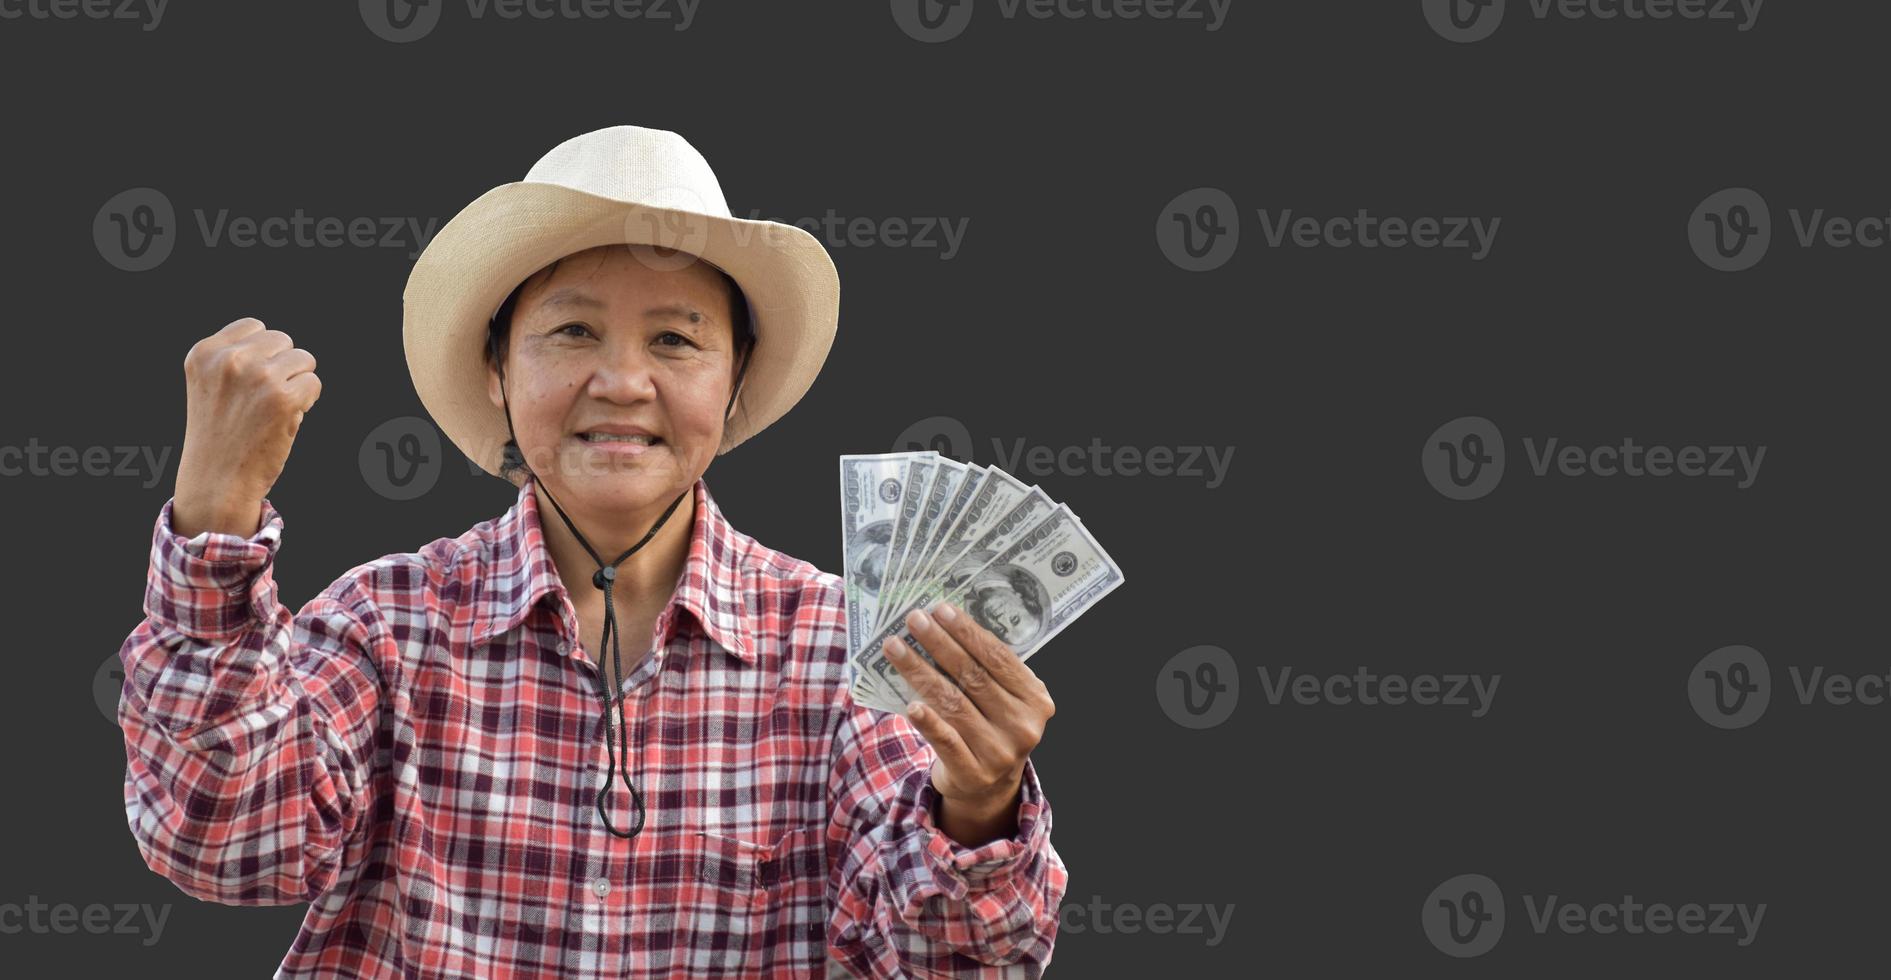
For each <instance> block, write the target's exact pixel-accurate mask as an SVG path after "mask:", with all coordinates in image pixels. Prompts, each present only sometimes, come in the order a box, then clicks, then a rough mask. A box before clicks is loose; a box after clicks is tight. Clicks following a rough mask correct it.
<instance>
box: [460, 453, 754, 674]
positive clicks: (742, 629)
mask: <svg viewBox="0 0 1891 980" xmlns="http://www.w3.org/2000/svg"><path fill="white" fill-rule="evenodd" d="M533 482H534V480H533V478H531V477H527V479H526V481H525V484H524V485H523V486H521V487H520V488H519V495H518V499H517V501H515V502H514V503H513V505H512V508H511V509H510V510H507V511H506V512H505V514H504V515H502V516H501V517H499V518H498V519H496V520H495V521H493V522H492V525H491V530H490V532H489V533H488V535H487V538H486V540H485V542H484V544H485V547H486V554H485V567H484V568H483V569H482V572H483V573H484V576H485V581H484V582H482V583H480V585H481V588H482V594H481V596H480V598H479V601H478V603H477V608H476V610H475V612H474V615H473V641H474V642H482V641H484V640H488V639H491V638H492V637H495V636H498V635H500V634H501V633H505V632H507V631H509V630H511V629H513V628H514V627H516V626H518V625H519V623H520V622H522V621H524V619H525V616H526V613H528V612H530V611H531V610H532V607H534V606H536V605H537V604H538V603H539V601H540V600H542V599H543V598H544V597H545V596H547V595H552V594H557V593H559V592H561V591H562V590H563V589H564V587H565V586H564V582H563V581H562V580H561V579H559V577H558V566H557V564H556V563H554V562H553V561H552V556H551V551H550V549H549V548H547V547H546V545H545V529H544V525H543V524H542V523H540V521H539V507H538V495H537V494H536V493H534V492H533ZM691 492H692V493H694V494H695V495H696V516H695V520H694V523H693V524H692V525H691V528H690V541H689V553H688V555H687V556H686V557H685V558H684V559H683V574H682V576H681V577H680V578H678V579H677V583H676V591H675V592H674V593H672V594H671V596H670V604H669V605H668V606H665V607H664V610H663V612H662V613H661V614H660V615H659V617H658V620H657V622H658V625H659V629H660V631H661V634H662V638H663V639H664V640H667V639H668V638H669V637H670V636H671V635H673V633H674V631H675V628H676V623H675V619H676V612H677V609H678V608H679V607H680V608H682V609H685V610H688V611H689V613H690V615H692V616H694V617H695V619H696V622H697V624H698V625H700V626H701V627H702V629H703V632H704V633H706V634H708V636H709V638H710V639H712V640H714V641H715V642H716V643H717V644H718V645H720V646H721V647H722V648H723V649H725V650H727V651H729V652H730V653H731V654H734V655H735V657H736V658H737V659H739V660H741V661H742V662H744V663H754V662H755V645H754V643H753V640H752V637H751V636H750V633H749V621H748V615H747V603H746V602H744V600H743V598H742V597H743V589H742V575H743V571H742V564H741V560H742V557H743V555H744V554H745V553H746V550H747V549H746V548H745V547H744V546H743V545H744V543H745V542H744V539H743V536H742V535H740V534H738V533H737V532H736V530H735V528H733V527H731V526H730V525H729V522H728V520H727V519H726V518H724V517H723V516H722V510H721V508H719V507H717V506H716V502H715V500H714V499H713V498H712V497H710V495H709V485H708V484H706V483H704V482H703V481H702V480H700V479H698V480H697V481H696V485H695V486H694V487H693V488H692V489H691ZM631 560H632V561H635V560H636V559H635V558H634V557H633V558H632V559H631ZM509 570H516V571H511V574H507V573H508V571H509ZM507 580H513V581H519V582H520V583H521V584H520V585H519V586H518V587H515V588H511V589H505V588H496V589H493V591H491V592H484V591H483V590H484V589H485V588H487V587H490V586H491V585H492V584H493V583H497V582H503V581H507ZM593 642H595V638H594V639H593ZM576 650H577V648H576V647H573V648H572V652H573V653H575V652H576Z"/></svg>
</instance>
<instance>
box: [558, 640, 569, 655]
mask: <svg viewBox="0 0 1891 980" xmlns="http://www.w3.org/2000/svg"><path fill="white" fill-rule="evenodd" d="M558 652H559V653H570V652H571V644H570V643H569V642H567V641H565V640H559V641H558Z"/></svg>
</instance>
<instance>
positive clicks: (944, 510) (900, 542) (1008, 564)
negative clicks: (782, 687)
mask: <svg viewBox="0 0 1891 980" xmlns="http://www.w3.org/2000/svg"><path fill="white" fill-rule="evenodd" d="M840 483H841V545H842V559H843V563H844V565H845V576H844V580H845V588H846V606H847V640H848V649H849V654H850V656H849V658H848V660H849V667H850V674H851V677H850V684H849V690H850V693H851V694H852V696H853V699H854V701H855V702H856V703H858V704H863V705H866V706H868V707H872V708H878V709H880V710H882V711H891V712H899V713H906V706H907V705H908V704H910V703H913V702H915V701H921V700H923V701H925V702H926V703H928V704H931V705H933V706H934V707H935V708H939V709H940V710H942V711H943V710H946V709H945V707H944V706H943V705H944V703H945V702H949V701H951V699H952V698H955V697H959V698H962V699H969V705H963V704H961V705H960V706H959V707H976V706H977V705H978V699H977V697H976V696H974V695H973V691H972V688H971V687H970V686H968V684H970V685H980V684H985V685H988V684H990V683H991V682H992V678H993V677H1000V678H1011V679H1013V680H1015V681H1017V683H1018V684H1020V685H1022V686H1023V687H1024V688H1025V690H1023V691H1012V690H1011V688H1010V686H1009V685H1005V684H1000V687H1003V688H1005V689H1006V691H1007V692H1009V693H1011V694H1012V695H1013V696H1020V695H1024V694H1028V693H1030V691H1029V688H1030V686H1031V683H1034V682H1036V680H1037V678H1036V675H1035V674H1032V673H1031V672H1030V671H1028V670H1023V665H1022V662H1023V661H1024V660H1027V659H1029V658H1030V656H1031V655H1032V654H1033V653H1036V652H1037V651H1038V650H1039V649H1040V648H1042V647H1043V645H1044V644H1045V643H1046V642H1048V641H1049V640H1050V638H1051V637H1053V636H1056V635H1057V634H1058V633H1059V632H1061V631H1062V630H1063V628H1064V627H1065V626H1068V625H1070V623H1071V622H1072V621H1074V620H1075V619H1076V618H1077V617H1078V616H1080V615H1082V614H1083V612H1084V611H1085V610H1087V609H1089V608H1090V607H1091V606H1092V605H1094V604H1095V603H1096V601H1097V600H1098V599H1101V598H1102V597H1103V596H1104V595H1107V594H1108V593H1109V592H1110V591H1112V590H1113V589H1115V588H1116V587H1117V586H1119V585H1121V584H1122V583H1123V573H1122V571H1121V570H1120V569H1118V568H1117V567H1116V563H1115V562H1114V561H1112V560H1111V559H1110V556H1109V555H1108V554H1106V553H1105V552H1104V551H1103V548H1102V546H1100V545H1098V544H1097V543H1096V539H1094V538H1092V537H1091V536H1090V533H1089V531H1087V530H1085V528H1084V526H1083V522H1082V521H1080V520H1078V519H1077V517H1076V515H1074V514H1072V513H1071V512H1070V510H1069V508H1067V507H1064V506H1063V505H1061V504H1058V503H1056V502H1055V501H1053V500H1051V499H1050V497H1049V496H1048V495H1046V494H1045V493H1044V492H1043V491H1042V490H1040V489H1038V488H1037V487H1028V486H1025V485H1024V484H1022V483H1020V482H1018V481H1017V480H1015V479H1013V478H1012V477H1011V476H1010V475H1009V474H1007V473H1005V472H1004V471H1002V470H999V469H997V468H996V467H982V466H977V465H974V464H968V463H960V462H957V461H954V460H951V459H947V458H945V457H942V456H940V455H939V454H938V453H932V452H922V453H887V454H882V455H872V456H842V457H841V459H840ZM939 602H945V603H951V604H953V605H954V606H955V607H956V608H957V609H959V610H961V611H962V613H963V615H962V619H963V620H964V621H965V626H967V627H969V628H970V629H971V632H968V633H967V638H968V639H959V640H951V639H950V638H949V637H948V636H947V634H945V633H940V632H933V633H931V634H928V633H927V631H926V630H924V629H916V628H915V625H914V623H911V622H909V621H908V620H909V617H908V613H910V612H912V611H913V610H915V609H935V608H937V607H935V605H934V604H935V603H939ZM981 634H982V635H983V636H988V637H990V640H991V642H990V643H985V642H983V641H982V640H981V639H980V636H981ZM894 640H897V643H896V644H892V646H893V648H894V649H895V650H904V651H910V653H911V654H912V657H913V658H914V660H912V661H910V663H911V665H912V669H908V668H907V667H901V666H899V665H897V664H895V663H894V662H893V661H892V660H891V659H889V658H888V655H887V649H888V647H889V641H894ZM943 642H951V643H952V646H951V648H950V650H952V651H956V652H958V653H959V654H961V656H959V657H957V658H956V659H955V658H953V657H952V656H951V653H950V652H948V653H947V660H945V661H942V660H940V659H939V657H938V656H935V654H934V651H933V649H932V645H933V643H943ZM966 642H971V643H973V644H974V646H975V647H976V648H978V649H980V650H983V651H984V652H986V653H993V652H994V651H998V652H1004V653H1006V654H1008V655H1009V656H1010V657H1011V658H1012V660H1011V662H1012V663H1014V664H1016V665H1017V667H1018V668H1019V669H1020V670H1022V671H1023V672H1022V674H1016V673H1013V672H1010V671H1003V672H1000V671H994V670H993V669H992V667H991V666H990V662H989V661H990V660H991V658H990V657H980V656H978V655H977V654H976V653H975V652H973V651H972V650H968V649H967V648H966V646H965V643H966ZM919 666H924V667H925V668H926V669H927V670H928V671H930V673H923V672H919V671H918V670H917V667H919ZM961 671H966V672H967V673H966V675H965V676H960V672H961ZM915 677H917V678H919V679H920V680H921V681H932V680H934V679H937V680H942V681H944V682H946V686H949V687H951V688H952V689H953V690H954V691H956V692H959V693H957V694H954V693H949V692H948V691H946V690H945V689H944V688H943V687H940V686H939V685H937V684H935V685H934V686H935V687H936V688H938V689H936V690H933V691H929V692H922V691H921V690H919V689H918V688H917V687H916V686H915V683H914V678H915ZM1037 687H1038V688H1040V689H1041V687H1042V685H1041V683H1040V684H1038V685H1037ZM987 693H988V694H989V693H990V692H987ZM995 703H998V704H1008V703H1009V702H1005V701H1003V700H1002V699H1000V700H999V701H997V702H995ZM1043 703H1044V705H1048V703H1049V697H1048V695H1047V694H1046V695H1045V696H1044V699H1043ZM951 710H959V708H953V709H951ZM931 714H933V712H929V711H926V712H920V715H921V716H925V715H931ZM908 717H909V719H912V720H913V721H914V724H915V725H917V724H918V723H919V720H918V718H917V717H915V716H913V715H911V714H909V715H908ZM1044 717H1046V718H1048V717H1049V714H1048V712H1046V713H1045V714H1044ZM935 720H937V719H935ZM948 720H949V719H948ZM1025 727H1028V724H1026V725H1021V726H1020V727H1019V729H1018V730H1023V728H1025ZM1038 728H1039V730H1040V731H1041V729H1042V724H1041V720H1040V721H1039V723H1038ZM922 731H923V729H922ZM1035 741H1036V739H1035V737H1033V738H1032V739H1031V742H1032V744H1035ZM936 747H937V746H935V748H936ZM1026 752H1028V748H1027V749H1026ZM1018 764H1019V765H1020V766H1021V765H1022V763H1021V762H1019V763H1018ZM969 772H970V771H969V770H968V773H969ZM979 778H980V776H978V775H975V774H968V775H965V776H964V777H963V779H964V781H966V782H976V781H978V779H979Z"/></svg>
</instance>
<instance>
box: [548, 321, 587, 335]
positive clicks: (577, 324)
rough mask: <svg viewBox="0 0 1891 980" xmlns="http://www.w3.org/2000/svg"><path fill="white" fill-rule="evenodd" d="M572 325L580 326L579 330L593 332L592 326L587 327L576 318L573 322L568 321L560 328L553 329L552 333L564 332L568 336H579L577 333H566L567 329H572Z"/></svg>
mask: <svg viewBox="0 0 1891 980" xmlns="http://www.w3.org/2000/svg"><path fill="white" fill-rule="evenodd" d="M572 327H577V328H578V329H579V330H582V331H584V332H585V333H590V332H591V328H590V327H587V326H585V325H584V324H582V323H579V322H577V321H575V320H574V321H572V322H571V323H567V324H565V325H564V326H562V327H559V328H558V329H556V330H553V331H552V333H553V334H555V335H556V334H563V335H564V336H567V337H575V336H577V334H566V333H565V331H567V330H570V329H571V328H572Z"/></svg>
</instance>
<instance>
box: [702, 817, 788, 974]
mask: <svg viewBox="0 0 1891 980" xmlns="http://www.w3.org/2000/svg"><path fill="white" fill-rule="evenodd" d="M683 847H684V852H683V858H684V860H683V862H682V867H681V868H680V869H679V870H680V871H682V876H683V878H684V887H683V888H682V890H681V891H682V895H681V897H682V899H683V900H682V902H681V903H679V904H680V906H681V907H680V908H679V912H681V913H682V914H684V915H686V916H687V917H688V923H689V935H690V939H689V945H688V953H687V954H686V955H687V957H688V961H689V963H690V964H692V965H695V966H700V967H708V968H711V969H714V970H716V971H717V973H718V975H733V974H732V971H734V970H736V969H738V968H741V967H746V966H749V965H751V964H753V963H755V962H757V960H758V959H759V958H760V955H761V946H762V945H763V943H764V937H763V935H762V932H763V930H762V923H761V916H762V913H763V912H764V910H765V908H766V904H767V898H768V895H767V891H766V890H765V889H763V887H762V884H761V881H762V868H763V866H765V865H766V864H767V863H768V859H769V858H770V857H771V856H772V855H773V853H774V849H773V848H772V847H769V846H768V845H766V844H758V843H755V842H753V841H746V840H742V839H740V838H737V837H725V836H723V835H721V834H712V833H708V832H706V831H696V832H694V833H693V834H691V835H690V836H689V837H687V838H685V839H684V844H683Z"/></svg>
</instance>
